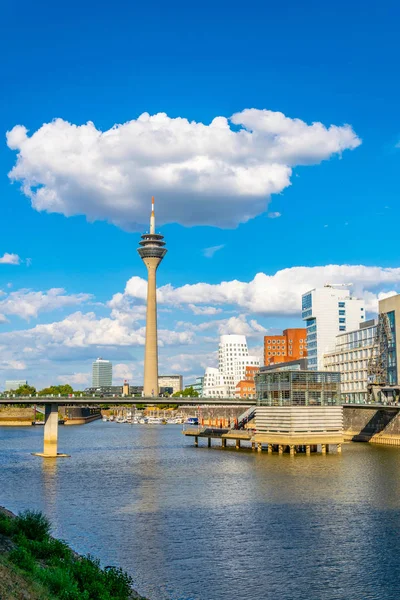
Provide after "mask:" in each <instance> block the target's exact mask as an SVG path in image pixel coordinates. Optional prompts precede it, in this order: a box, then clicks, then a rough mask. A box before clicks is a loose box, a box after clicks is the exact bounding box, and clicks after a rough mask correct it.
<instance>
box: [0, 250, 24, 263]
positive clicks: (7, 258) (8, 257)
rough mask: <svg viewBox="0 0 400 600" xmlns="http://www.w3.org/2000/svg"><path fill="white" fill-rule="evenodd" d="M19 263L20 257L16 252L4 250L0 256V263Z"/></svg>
mask: <svg viewBox="0 0 400 600" xmlns="http://www.w3.org/2000/svg"><path fill="white" fill-rule="evenodd" d="M20 263H21V259H20V257H19V256H18V254H10V253H9V252H5V253H4V254H3V256H1V257H0V265H19V264H20Z"/></svg>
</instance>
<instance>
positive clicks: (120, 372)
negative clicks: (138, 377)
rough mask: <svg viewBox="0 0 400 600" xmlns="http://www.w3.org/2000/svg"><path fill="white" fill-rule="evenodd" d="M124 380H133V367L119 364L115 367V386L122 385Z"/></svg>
mask: <svg viewBox="0 0 400 600" xmlns="http://www.w3.org/2000/svg"><path fill="white" fill-rule="evenodd" d="M124 379H128V380H132V379H133V366H132V365H128V364H126V363H118V364H116V365H113V380H114V381H115V382H116V383H115V385H120V384H122V382H123V380H124Z"/></svg>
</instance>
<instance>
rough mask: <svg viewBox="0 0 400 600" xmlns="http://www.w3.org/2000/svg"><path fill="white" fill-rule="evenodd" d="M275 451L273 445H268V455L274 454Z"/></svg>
mask: <svg viewBox="0 0 400 600" xmlns="http://www.w3.org/2000/svg"><path fill="white" fill-rule="evenodd" d="M273 451H274V447H273V445H272V444H268V454H272V453H273Z"/></svg>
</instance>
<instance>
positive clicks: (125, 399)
mask: <svg viewBox="0 0 400 600" xmlns="http://www.w3.org/2000/svg"><path fill="white" fill-rule="evenodd" d="M13 404H24V405H27V406H32V404H43V405H44V408H45V417H44V443H43V452H37V453H35V455H36V456H41V457H42V458H57V457H63V456H67V455H66V454H60V453H59V452H58V407H59V406H99V404H106V405H107V406H111V405H113V406H121V405H132V404H147V405H148V406H157V405H159V404H177V405H179V406H242V407H243V408H246V407H248V406H250V405H251V404H252V402H251V401H249V400H244V399H241V398H184V397H182V398H160V397H153V396H144V397H141V398H137V397H134V396H110V397H105V398H101V397H99V396H84V395H83V394H81V395H79V396H77V395H72V396H68V397H67V396H61V395H60V396H11V395H10V396H6V397H1V398H0V406H2V405H3V406H7V405H13Z"/></svg>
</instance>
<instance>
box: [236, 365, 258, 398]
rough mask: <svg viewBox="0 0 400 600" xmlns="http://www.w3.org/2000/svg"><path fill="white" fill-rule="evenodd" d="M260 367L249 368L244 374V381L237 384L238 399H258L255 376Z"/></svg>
mask: <svg viewBox="0 0 400 600" xmlns="http://www.w3.org/2000/svg"><path fill="white" fill-rule="evenodd" d="M259 370H260V369H259V367H253V366H247V367H246V371H245V374H244V379H242V380H241V381H239V382H238V383H237V384H236V389H235V397H236V398H255V397H256V384H255V383H254V376H255V374H256V373H258V371H259Z"/></svg>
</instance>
